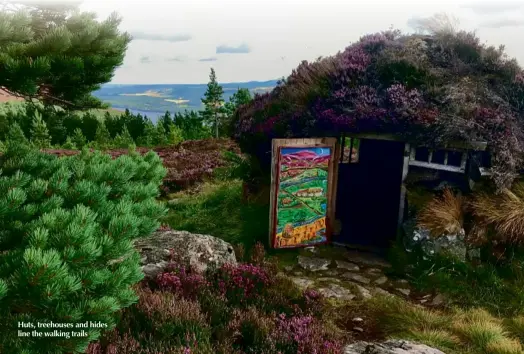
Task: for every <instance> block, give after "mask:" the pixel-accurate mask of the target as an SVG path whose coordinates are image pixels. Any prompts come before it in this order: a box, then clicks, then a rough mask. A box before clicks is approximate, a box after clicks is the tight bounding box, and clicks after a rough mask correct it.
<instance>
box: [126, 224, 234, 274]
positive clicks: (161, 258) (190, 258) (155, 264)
mask: <svg viewBox="0 0 524 354" xmlns="http://www.w3.org/2000/svg"><path fill="white" fill-rule="evenodd" d="M135 247H136V248H137V250H138V252H139V253H140V255H141V256H142V258H141V261H140V263H141V266H142V271H143V272H144V275H145V276H146V278H154V277H156V276H157V275H158V274H159V273H161V272H162V271H164V270H165V269H166V267H167V265H168V264H169V261H170V260H171V259H172V258H173V257H174V259H176V260H178V261H181V262H184V263H186V264H189V265H190V266H191V267H192V268H193V269H195V270H197V271H200V272H204V271H206V270H207V268H208V267H220V266H222V265H223V264H225V263H231V264H236V262H237V261H236V257H235V252H234V250H233V246H232V245H231V244H229V243H227V242H225V241H224V240H221V239H219V238H216V237H213V236H209V235H200V234H192V233H189V232H187V231H174V230H162V231H156V232H154V233H153V234H151V235H150V236H149V237H147V238H144V239H140V240H137V241H136V242H135Z"/></svg>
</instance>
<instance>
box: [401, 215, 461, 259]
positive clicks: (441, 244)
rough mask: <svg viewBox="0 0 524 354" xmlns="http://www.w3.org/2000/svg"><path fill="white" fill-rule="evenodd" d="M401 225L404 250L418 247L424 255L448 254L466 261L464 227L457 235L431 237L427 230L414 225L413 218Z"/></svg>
mask: <svg viewBox="0 0 524 354" xmlns="http://www.w3.org/2000/svg"><path fill="white" fill-rule="evenodd" d="M403 227H404V235H405V236H404V247H405V249H406V251H408V252H411V251H413V249H415V248H416V247H420V249H421V250H422V252H423V253H424V256H426V257H430V258H431V257H434V256H436V255H449V256H452V257H454V258H455V259H458V260H459V261H462V262H465V261H466V255H467V247H466V241H465V232H464V229H462V230H460V232H459V233H458V234H457V235H441V236H439V237H431V235H430V233H429V231H428V230H426V229H421V228H418V227H417V226H416V221H415V220H414V219H411V220H408V221H406V222H405V223H404V225H403Z"/></svg>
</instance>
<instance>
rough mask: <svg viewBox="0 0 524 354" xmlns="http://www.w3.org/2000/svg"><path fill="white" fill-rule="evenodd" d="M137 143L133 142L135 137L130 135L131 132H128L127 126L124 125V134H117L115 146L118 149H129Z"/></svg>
mask: <svg viewBox="0 0 524 354" xmlns="http://www.w3.org/2000/svg"><path fill="white" fill-rule="evenodd" d="M134 144H135V141H134V140H133V137H132V136H131V134H129V130H127V126H126V125H125V124H124V127H123V128H122V132H121V133H120V134H117V135H116V137H115V139H114V144H113V145H114V146H115V147H118V148H128V147H129V146H131V145H134Z"/></svg>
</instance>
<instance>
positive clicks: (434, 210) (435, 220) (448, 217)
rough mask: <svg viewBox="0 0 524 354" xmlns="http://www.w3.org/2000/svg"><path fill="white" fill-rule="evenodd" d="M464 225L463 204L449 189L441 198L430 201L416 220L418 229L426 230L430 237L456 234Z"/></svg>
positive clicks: (459, 197)
mask: <svg viewBox="0 0 524 354" xmlns="http://www.w3.org/2000/svg"><path fill="white" fill-rule="evenodd" d="M463 223H464V203H463V200H462V197H461V196H459V195H455V194H454V193H453V192H452V191H451V190H450V189H449V188H446V189H445V190H444V193H443V195H442V196H441V197H437V198H435V199H433V200H431V201H430V202H429V203H428V204H427V205H426V207H424V208H423V209H422V210H421V211H420V214H419V215H418V218H417V224H418V226H419V227H421V228H424V229H427V230H428V231H429V232H430V234H431V236H433V237H439V236H441V235H444V234H447V235H452V234H458V233H459V232H460V231H461V230H462V225H463Z"/></svg>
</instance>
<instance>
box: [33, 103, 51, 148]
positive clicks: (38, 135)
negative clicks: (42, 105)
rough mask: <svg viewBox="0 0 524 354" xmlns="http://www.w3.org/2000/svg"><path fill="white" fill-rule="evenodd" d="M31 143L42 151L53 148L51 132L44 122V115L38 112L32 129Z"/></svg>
mask: <svg viewBox="0 0 524 354" xmlns="http://www.w3.org/2000/svg"><path fill="white" fill-rule="evenodd" d="M31 143H32V144H33V145H34V146H36V147H37V148H40V149H49V148H50V147H51V136H50V135H49V130H47V125H46V124H45V122H44V121H43V120H42V115H41V114H40V112H38V111H35V115H34V118H33V124H32V127H31Z"/></svg>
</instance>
